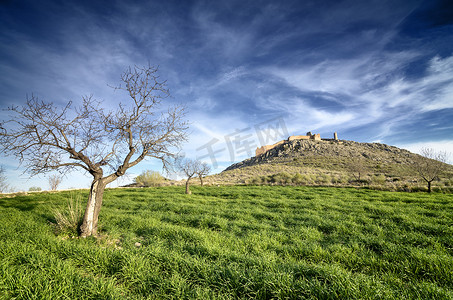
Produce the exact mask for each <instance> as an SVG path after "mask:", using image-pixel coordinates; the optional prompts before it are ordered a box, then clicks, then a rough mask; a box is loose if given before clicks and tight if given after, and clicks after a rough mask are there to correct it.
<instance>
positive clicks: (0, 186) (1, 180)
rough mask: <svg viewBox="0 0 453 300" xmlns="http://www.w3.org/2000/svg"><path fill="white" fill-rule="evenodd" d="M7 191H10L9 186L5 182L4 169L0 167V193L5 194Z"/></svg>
mask: <svg viewBox="0 0 453 300" xmlns="http://www.w3.org/2000/svg"><path fill="white" fill-rule="evenodd" d="M8 191H10V186H9V184H8V182H7V178H6V175H5V169H3V167H0V193H7V192H8Z"/></svg>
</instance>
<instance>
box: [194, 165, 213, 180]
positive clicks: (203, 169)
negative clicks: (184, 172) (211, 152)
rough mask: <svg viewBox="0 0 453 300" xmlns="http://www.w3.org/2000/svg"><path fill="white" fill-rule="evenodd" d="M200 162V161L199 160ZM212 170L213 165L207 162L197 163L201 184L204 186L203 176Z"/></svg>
mask: <svg viewBox="0 0 453 300" xmlns="http://www.w3.org/2000/svg"><path fill="white" fill-rule="evenodd" d="M197 162H198V161H197ZM210 171H211V167H210V166H209V165H208V164H207V163H206V162H198V163H197V171H196V173H197V176H198V178H200V185H201V186H203V177H204V176H206V175H208V174H209V172H210Z"/></svg>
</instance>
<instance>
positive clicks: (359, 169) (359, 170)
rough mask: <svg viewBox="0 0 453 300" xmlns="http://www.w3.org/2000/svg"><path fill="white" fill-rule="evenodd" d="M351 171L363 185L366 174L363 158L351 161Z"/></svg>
mask: <svg viewBox="0 0 453 300" xmlns="http://www.w3.org/2000/svg"><path fill="white" fill-rule="evenodd" d="M349 171H350V172H351V173H352V176H354V178H355V180H356V181H357V182H358V183H362V176H363V175H364V174H365V172H366V167H365V162H364V160H363V158H362V157H361V156H359V157H357V158H354V159H352V160H351V164H350V165H349Z"/></svg>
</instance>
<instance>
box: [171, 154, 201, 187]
mask: <svg viewBox="0 0 453 300" xmlns="http://www.w3.org/2000/svg"><path fill="white" fill-rule="evenodd" d="M197 165H198V163H197V161H195V160H192V159H190V158H178V159H177V162H176V167H177V168H178V170H179V171H181V172H183V173H184V175H186V177H187V179H186V194H188V195H190V194H192V192H191V191H190V188H189V182H190V179H191V178H192V177H193V176H195V175H196V174H197V171H198V166H197Z"/></svg>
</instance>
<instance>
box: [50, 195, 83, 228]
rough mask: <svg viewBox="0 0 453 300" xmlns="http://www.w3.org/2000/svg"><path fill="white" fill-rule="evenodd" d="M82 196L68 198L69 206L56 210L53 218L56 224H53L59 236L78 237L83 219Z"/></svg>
mask: <svg viewBox="0 0 453 300" xmlns="http://www.w3.org/2000/svg"><path fill="white" fill-rule="evenodd" d="M81 202H82V199H81V195H80V194H77V195H76V196H74V195H71V196H70V197H69V198H67V202H66V204H67V206H66V207H65V208H54V209H53V216H54V218H55V223H54V224H53V225H54V227H55V230H56V233H57V234H69V235H73V236H75V235H77V234H78V231H79V227H80V225H82V219H83V207H82V204H81Z"/></svg>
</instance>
